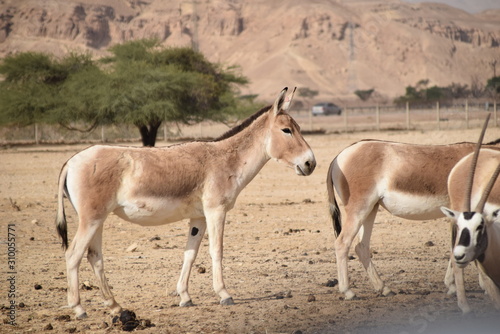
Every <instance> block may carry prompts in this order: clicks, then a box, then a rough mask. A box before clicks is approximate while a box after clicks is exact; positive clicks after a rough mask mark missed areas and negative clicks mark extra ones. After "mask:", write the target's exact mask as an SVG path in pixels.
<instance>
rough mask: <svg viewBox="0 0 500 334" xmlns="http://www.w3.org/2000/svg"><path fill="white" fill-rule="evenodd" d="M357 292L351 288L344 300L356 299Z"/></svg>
mask: <svg viewBox="0 0 500 334" xmlns="http://www.w3.org/2000/svg"><path fill="white" fill-rule="evenodd" d="M356 299H357V297H356V294H355V293H354V292H352V291H351V290H348V291H346V293H345V297H344V300H356Z"/></svg>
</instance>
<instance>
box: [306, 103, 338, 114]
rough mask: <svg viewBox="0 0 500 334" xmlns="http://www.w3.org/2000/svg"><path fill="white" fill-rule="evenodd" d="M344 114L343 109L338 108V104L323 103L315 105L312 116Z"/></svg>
mask: <svg viewBox="0 0 500 334" xmlns="http://www.w3.org/2000/svg"><path fill="white" fill-rule="evenodd" d="M341 113H342V109H341V108H340V107H339V106H337V105H336V104H333V103H331V102H322V103H318V104H315V105H314V107H313V108H312V114H313V116H318V115H340V114H341Z"/></svg>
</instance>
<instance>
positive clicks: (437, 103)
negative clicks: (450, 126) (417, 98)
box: [436, 101, 441, 130]
mask: <svg viewBox="0 0 500 334" xmlns="http://www.w3.org/2000/svg"><path fill="white" fill-rule="evenodd" d="M440 113H441V112H440V110H439V101H437V102H436V115H437V123H438V130H441V122H440V121H441V115H440Z"/></svg>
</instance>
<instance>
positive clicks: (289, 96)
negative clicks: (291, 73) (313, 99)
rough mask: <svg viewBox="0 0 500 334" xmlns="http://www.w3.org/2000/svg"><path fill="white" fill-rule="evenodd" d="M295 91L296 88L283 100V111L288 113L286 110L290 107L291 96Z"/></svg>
mask: <svg viewBox="0 0 500 334" xmlns="http://www.w3.org/2000/svg"><path fill="white" fill-rule="evenodd" d="M296 90H297V87H294V88H293V91H292V92H291V93H290V94H288V96H287V97H286V98H285V103H284V104H283V111H285V112H288V110H290V106H291V105H292V100H293V95H294V94H295V91H296Z"/></svg>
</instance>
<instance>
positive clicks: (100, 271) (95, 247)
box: [87, 224, 122, 314]
mask: <svg viewBox="0 0 500 334" xmlns="http://www.w3.org/2000/svg"><path fill="white" fill-rule="evenodd" d="M102 229H103V226H102V224H101V225H100V226H99V228H98V230H97V232H96V233H95V235H94V238H92V240H91V241H90V244H89V247H88V251H87V259H88V261H89V263H90V265H91V267H92V270H93V271H94V274H95V276H96V278H97V283H98V285H99V289H100V291H101V295H102V297H103V299H104V305H106V306H107V307H109V309H110V310H111V314H118V313H120V312H121V310H122V308H121V306H120V305H119V304H118V303H117V302H116V300H115V298H114V297H113V293H111V289H110V288H109V285H108V280H107V279H106V275H105V274H104V262H103V256H102Z"/></svg>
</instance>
